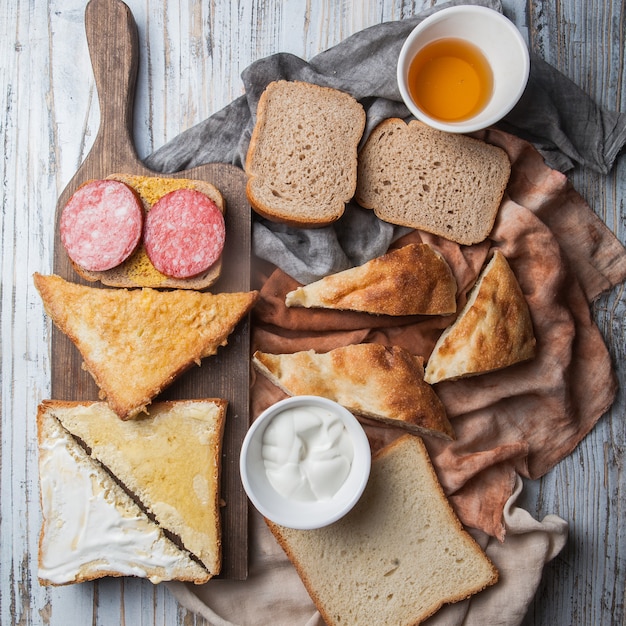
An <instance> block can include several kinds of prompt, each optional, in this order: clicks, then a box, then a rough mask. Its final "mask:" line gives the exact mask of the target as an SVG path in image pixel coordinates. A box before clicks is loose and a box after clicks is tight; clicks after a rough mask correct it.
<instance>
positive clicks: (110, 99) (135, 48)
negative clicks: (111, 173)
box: [85, 0, 140, 168]
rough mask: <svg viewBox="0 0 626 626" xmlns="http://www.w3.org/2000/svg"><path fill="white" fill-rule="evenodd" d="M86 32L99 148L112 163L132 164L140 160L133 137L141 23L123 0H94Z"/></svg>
mask: <svg viewBox="0 0 626 626" xmlns="http://www.w3.org/2000/svg"><path fill="white" fill-rule="evenodd" d="M85 32H86V36H87V44H88V46H89V54H90V57H91V64H92V67H93V72H94V78H95V82H96V89H97V92H98V101H99V103H100V127H99V130H98V135H97V137H96V139H95V142H94V143H95V144H96V145H95V150H94V151H96V152H98V153H99V154H105V155H107V158H108V159H110V160H111V161H112V163H111V166H112V167H115V166H118V164H119V167H125V168H132V167H133V166H134V165H135V162H136V163H137V164H138V165H139V164H140V161H139V159H138V157H137V153H136V151H135V147H134V141H133V106H134V100H135V82H136V79H137V68H138V65H139V43H138V35H137V25H136V23H135V20H134V18H133V15H132V13H131V11H130V9H129V8H128V6H126V4H124V3H123V2H121V1H120V0H90V2H89V3H88V4H87V6H86V8H85Z"/></svg>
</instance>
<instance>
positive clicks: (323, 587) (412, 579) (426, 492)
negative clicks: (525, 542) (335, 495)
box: [265, 434, 499, 626]
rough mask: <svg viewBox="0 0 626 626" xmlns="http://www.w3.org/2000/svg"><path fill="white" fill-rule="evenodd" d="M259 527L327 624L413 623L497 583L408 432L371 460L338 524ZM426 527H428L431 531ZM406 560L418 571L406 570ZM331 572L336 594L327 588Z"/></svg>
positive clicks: (417, 441)
mask: <svg viewBox="0 0 626 626" xmlns="http://www.w3.org/2000/svg"><path fill="white" fill-rule="evenodd" d="M413 490H415V492H416V493H415V494H413V493H412V491H413ZM431 515H436V517H435V518H433V519H431ZM265 521H266V523H267V525H268V527H269V528H270V530H271V532H272V534H273V535H274V537H275V538H276V540H277V541H278V543H279V545H280V546H281V547H282V549H283V550H284V551H285V553H286V555H287V556H288V558H289V560H290V561H291V563H292V564H293V566H294V567H295V569H296V571H297V572H298V575H299V576H300V578H301V579H302V582H303V583H304V586H305V587H306V589H307V591H308V593H309V595H310V596H311V599H312V600H313V602H314V603H315V605H316V607H317V609H318V610H319V612H320V614H321V615H322V617H323V619H324V622H325V623H326V624H328V625H329V626H340V625H341V624H347V623H359V624H361V623H362V624H366V623H367V624H392V623H393V624H403V625H404V626H411V625H416V624H421V623H422V622H423V621H424V620H426V619H427V618H428V617H430V616H432V615H434V614H435V613H436V612H437V611H438V610H439V609H440V608H441V607H442V606H443V605H444V604H449V603H454V602H459V601H461V600H465V599H466V598H468V597H470V596H472V595H474V594H476V593H479V592H480V591H482V590H483V589H485V588H487V587H489V586H491V585H494V584H495V583H496V582H497V581H498V577H499V574H498V571H497V569H496V568H495V566H494V565H493V563H492V562H491V561H490V560H489V558H488V557H487V556H486V555H485V554H484V553H483V551H482V550H481V549H480V547H479V546H478V544H477V543H476V542H475V541H474V539H473V538H472V537H471V535H469V533H468V532H467V531H466V530H465V529H464V528H463V526H462V524H461V523H460V521H459V519H458V518H457V516H456V515H455V513H454V511H453V510H452V508H451V506H450V504H449V502H448V500H447V498H446V496H445V494H444V492H443V489H442V487H441V484H440V483H439V480H438V479H437V476H436V474H435V471H434V468H433V467H432V464H431V462H430V458H429V457H428V453H427V451H426V448H425V446H424V443H423V441H422V440H421V439H420V438H419V437H415V436H413V435H408V434H407V435H403V436H402V437H399V438H397V439H396V440H394V441H393V442H392V443H390V444H388V445H387V446H386V447H384V448H383V449H381V450H379V452H378V453H377V454H375V456H374V459H373V461H372V471H371V475H370V482H369V483H368V486H367V487H366V490H365V492H364V494H363V496H362V498H361V500H360V501H359V502H358V503H357V505H356V506H355V507H354V509H352V511H350V512H349V513H348V514H347V515H346V517H344V518H342V519H341V520H339V521H338V522H335V523H334V524H331V525H330V526H327V527H325V528H321V529H317V530H314V531H301V530H294V529H289V528H285V527H283V526H279V525H278V524H276V523H274V522H272V521H271V520H268V519H266V520H265ZM425 524H428V526H429V527H430V528H432V525H433V524H437V527H436V529H434V530H432V532H431V531H430V528H429V529H428V530H425V529H424V528H423V526H424V525H425ZM422 533H423V534H424V535H425V536H423V537H422V536H421V535H422ZM449 557H452V558H451V559H449ZM413 560H419V561H420V565H419V566H417V567H412V566H411V562H412V561H413ZM444 560H445V564H444ZM344 563H345V564H344ZM330 569H332V571H333V572H334V575H335V577H337V579H338V580H340V581H341V585H340V587H339V588H338V586H337V583H336V581H335V580H334V579H332V582H329V580H331V579H329V578H328V575H327V571H328V570H330ZM448 579H449V580H453V581H455V583H456V582H457V580H458V581H459V584H458V585H456V584H450V582H449V580H448ZM461 581H462V582H461ZM454 587H458V588H457V589H456V590H455V589H454ZM424 590H428V591H424ZM388 594H391V596H393V598H394V601H391V599H390V595H388ZM424 595H425V597H424ZM396 597H399V598H400V599H399V601H398V602H396V601H395V599H396Z"/></svg>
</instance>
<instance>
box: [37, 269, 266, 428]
mask: <svg viewBox="0 0 626 626" xmlns="http://www.w3.org/2000/svg"><path fill="white" fill-rule="evenodd" d="M34 280H35V286H36V287H37V289H38V290H39V293H40V294H41V297H42V299H43V303H44V306H45V309H46V311H47V312H48V314H49V315H50V317H51V318H52V320H53V321H54V322H55V324H56V325H57V326H58V327H59V329H60V330H61V331H62V332H64V333H65V334H66V335H67V336H68V337H69V338H70V339H71V340H72V341H73V342H74V344H75V345H76V347H77V348H78V350H79V351H80V353H81V355H82V357H83V360H84V365H85V368H86V369H87V370H88V371H89V372H90V373H91V375H92V376H93V378H94V380H95V381H96V383H97V385H98V387H100V389H101V391H102V395H103V397H105V398H106V400H107V402H108V403H109V405H110V406H111V408H112V409H113V410H114V411H115V412H116V413H117V414H118V415H119V416H120V417H121V418H122V419H127V418H130V417H134V416H135V415H137V414H138V413H140V412H141V411H143V410H145V407H146V406H147V405H148V404H149V403H150V402H151V401H152V399H153V398H154V397H155V396H156V395H157V394H158V393H160V392H161V391H162V390H163V389H164V388H165V387H167V386H168V385H169V384H170V383H171V382H172V381H173V380H174V379H175V378H177V377H178V376H179V375H180V374H182V373H183V372H184V371H186V370H187V369H189V368H190V367H191V366H192V365H193V364H194V363H195V364H197V365H199V364H200V360H201V359H203V358H204V357H207V356H211V355H213V354H215V353H216V352H217V349H218V348H219V347H220V346H224V345H226V343H227V339H228V336H229V335H230V334H231V333H232V332H233V330H234V328H235V326H236V325H237V323H238V322H239V321H240V320H241V319H242V318H243V317H244V316H245V315H246V314H247V313H248V312H249V311H250V309H251V308H252V307H253V305H254V303H255V302H256V300H257V298H258V292H256V291H250V292H242V293H218V294H211V293H201V292H197V291H190V290H175V291H158V290H155V289H147V288H146V289H134V290H127V289H101V288H95V287H85V286H82V285H77V284H74V283H70V282H67V281H65V280H63V279H62V278H60V277H59V276H55V275H51V276H42V275H41V274H35V276H34Z"/></svg>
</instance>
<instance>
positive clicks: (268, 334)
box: [169, 130, 626, 626]
mask: <svg viewBox="0 0 626 626" xmlns="http://www.w3.org/2000/svg"><path fill="white" fill-rule="evenodd" d="M477 136H478V137H480V138H483V139H485V140H486V141H488V142H490V143H493V144H496V145H499V146H501V147H502V148H504V149H505V150H506V151H507V153H508V155H509V157H510V159H511V162H512V175H511V180H510V183H509V185H508V188H507V192H506V195H505V198H504V200H503V203H502V206H501V209H500V211H499V214H498V217H497V220H496V223H495V226H494V229H493V231H492V233H491V236H490V238H489V239H488V240H487V241H485V242H483V243H482V244H477V245H475V246H470V247H462V246H458V245H457V244H454V243H451V242H449V241H446V240H443V239H441V238H438V237H434V236H432V235H429V234H427V233H423V232H418V231H413V232H411V233H409V234H407V235H405V236H404V237H403V238H402V239H400V240H398V241H396V242H395V243H394V244H393V246H394V247H397V246H400V245H403V244H404V243H407V242H408V241H414V240H421V241H426V242H428V243H430V244H432V245H433V246H434V247H435V248H437V249H438V250H439V251H440V252H441V253H442V254H443V255H444V256H445V257H446V259H447V260H448V262H449V264H450V266H451V267H452V270H453V272H454V274H455V276H456V279H457V282H458V285H459V294H458V300H459V308H460V307H462V305H463V303H464V302H465V299H466V295H467V293H468V291H469V289H470V288H471V286H472V284H473V283H474V281H475V279H476V277H477V275H478V273H479V271H480V269H481V267H482V265H483V263H484V262H485V260H486V258H487V256H488V254H489V252H490V249H491V248H492V247H497V248H499V249H500V250H501V251H502V252H503V253H504V255H505V256H506V257H507V259H508V261H509V263H510V265H511V267H512V269H513V271H514V272H515V274H516V276H517V278H518V281H519V283H520V285H521V287H522V290H523V292H524V294H525V296H526V298H527V300H528V304H529V308H530V312H531V316H532V320H533V325H534V329H535V334H536V338H537V356H536V358H535V359H534V360H532V361H530V362H527V363H523V364H518V365H515V366H513V367H510V368H508V369H506V370H502V371H500V372H494V373H491V374H485V375H482V376H477V377H473V378H468V379H464V380H459V381H450V382H443V383H440V384H438V385H437V386H436V391H437V393H438V395H439V396H440V398H441V400H442V401H443V403H444V405H445V407H446V409H447V411H448V414H449V417H450V419H451V421H452V424H453V426H454V429H455V432H456V435H457V440H456V441H454V442H443V441H441V440H437V439H434V438H428V437H426V438H425V443H426V445H427V447H428V450H429V452H430V455H431V458H432V461H433V464H434V466H435V469H436V471H437V474H438V476H439V479H440V480H441V483H442V485H443V487H444V490H445V492H446V494H447V495H448V497H449V499H450V501H451V503H452V505H453V507H454V509H455V510H456V512H457V514H458V515H459V517H460V519H461V520H462V521H463V523H464V524H465V525H466V526H467V527H468V529H469V530H470V532H472V534H473V535H474V536H475V538H476V539H477V541H478V542H479V543H480V544H481V545H482V546H483V547H484V549H485V550H486V552H487V554H488V555H489V556H490V557H491V558H492V560H493V562H494V564H495V565H496V567H497V568H498V569H499V571H500V581H499V582H498V583H497V585H495V586H494V587H492V588H491V589H488V590H487V591H484V592H482V593H480V594H478V595H476V596H474V597H473V598H472V599H470V600H467V601H464V602H461V603H458V604H455V605H450V606H447V607H444V608H443V609H442V610H441V611H439V612H438V613H437V614H436V615H435V616H433V617H432V618H431V619H430V620H428V624H432V625H437V626H439V625H446V626H448V625H457V624H466V625H470V624H477V625H478V624H480V625H481V626H483V625H484V624H490V625H491V624H507V625H512V624H518V623H520V622H521V620H522V619H523V617H524V615H525V613H526V610H527V608H528V604H529V602H530V601H531V600H532V598H533V596H534V594H535V591H536V589H537V586H538V584H539V581H540V579H541V573H542V569H543V566H544V564H545V563H547V562H548V561H549V560H551V559H552V558H553V557H554V556H555V555H556V554H558V552H559V551H560V550H561V549H562V547H563V546H564V544H565V541H566V537H567V523H566V521H564V520H562V519H560V518H558V517H556V516H554V515H549V516H547V517H546V518H544V519H543V520H541V521H537V520H534V519H533V518H532V517H531V516H530V515H529V514H528V513H527V512H526V511H524V510H522V509H520V508H518V507H517V506H516V499H517V497H518V495H519V493H520V490H521V488H522V478H521V477H524V478H526V479H536V478H539V477H540V476H542V475H543V474H545V473H546V472H547V471H548V470H550V469H551V468H552V467H554V465H555V464H556V463H558V462H559V461H560V460H561V459H562V458H563V457H565V456H566V455H568V454H569V453H570V452H571V451H572V450H573V449H574V448H575V447H576V445H577V444H578V443H579V442H580V441H581V439H582V438H583V437H584V436H585V435H586V434H587V433H588V432H589V431H590V429H591V428H592V427H593V426H594V424H595V423H596V422H597V420H598V419H599V418H600V417H601V416H602V415H603V414H604V413H605V412H606V411H607V409H608V408H609V407H610V405H611V403H612V402H613V399H614V396H615V393H616V377H615V375H614V373H613V368H612V364H611V359H610V356H609V353H608V351H607V349H606V346H605V343H604V340H603V338H602V336H601V334H600V332H599V329H598V328H597V326H596V325H595V323H594V322H593V320H592V318H591V315H590V302H591V301H593V300H594V299H595V298H597V297H598V296H599V295H600V294H601V293H602V292H604V291H606V290H608V289H610V288H612V287H613V286H615V285H617V284H618V283H620V282H622V281H623V280H625V279H626V250H625V249H624V248H623V246H622V245H621V244H620V242H619V241H618V240H617V239H616V238H615V237H614V236H613V234H612V233H611V232H610V231H609V230H608V228H607V227H606V226H605V225H604V224H603V223H602V221H601V220H600V219H599V218H598V217H597V216H596V215H595V214H594V213H593V211H592V210H591V209H590V208H589V206H588V205H587V204H586V203H585V201H584V200H583V198H582V197H581V196H580V195H579V194H578V193H577V192H576V191H575V190H574V189H573V188H572V187H571V185H570V183H569V182H568V180H567V178H566V177H565V176H564V175H563V174H561V173H559V172H557V171H555V170H553V169H550V168H549V167H548V166H546V165H545V163H544V161H543V158H542V157H541V155H540V154H539V153H538V152H537V151H536V150H535V148H534V147H533V146H532V145H531V144H529V143H527V142H525V141H523V140H521V139H519V138H517V137H514V136H513V135H510V134H507V133H504V132H502V131H498V130H490V131H485V132H482V133H478V134H477ZM259 267H260V270H259V276H258V280H259V286H260V287H261V300H260V302H259V304H258V305H257V307H256V309H255V312H254V319H253V347H254V348H255V349H262V350H266V351H269V352H292V351H295V350H305V349H310V348H313V349H316V350H318V351H324V350H328V349H331V348H333V347H337V346H340V345H346V344H350V343H358V342H371V341H376V342H380V343H383V344H386V345H391V344H395V345H401V346H403V347H405V348H407V349H409V350H411V351H412V352H413V353H415V354H420V355H423V356H424V357H425V358H427V357H428V355H429V354H430V352H431V350H432V348H433V346H434V343H435V341H436V338H437V336H438V334H439V333H440V332H441V330H442V328H443V327H444V326H446V325H448V324H449V323H450V321H451V320H450V318H448V319H444V318H424V317H408V318H398V319H396V318H389V317H385V316H380V317H372V316H369V315H367V314H360V313H350V312H336V311H322V310H318V311H313V310H306V309H287V308H286V307H285V306H284V295H285V293H286V292H287V291H289V290H290V289H292V288H294V287H295V286H296V285H297V284H298V283H297V282H296V281H295V280H294V279H293V278H291V277H289V276H288V275H287V274H285V273H284V272H282V271H281V270H279V269H275V268H273V267H271V266H270V267H268V266H266V265H263V264H260V266H259ZM264 271H265V274H264ZM282 397H284V394H283V393H282V392H281V391H279V390H278V389H277V388H276V387H274V386H273V385H272V384H271V383H269V382H268V381H267V380H266V379H264V378H263V377H261V376H258V377H256V379H255V380H254V383H253V386H252V413H253V417H255V416H256V415H258V414H259V413H260V411H262V410H263V409H264V408H265V407H266V406H268V405H269V404H271V403H272V402H275V401H276V400H278V399H280V398H282ZM364 423H365V424H366V429H367V431H368V435H369V436H370V441H371V443H372V448H373V450H376V449H378V448H380V447H381V446H382V445H384V444H385V443H387V442H388V441H390V440H392V439H393V438H394V437H396V436H397V435H398V432H397V431H396V430H394V429H391V428H384V427H380V426H377V425H375V424H373V423H372V422H367V421H364ZM407 532H410V529H407ZM329 575H332V573H331V572H329ZM169 587H170V589H171V590H172V592H173V593H174V594H175V596H176V597H177V598H178V600H179V601H180V602H181V604H182V605H183V606H186V607H187V608H189V609H191V610H193V611H195V612H197V613H198V614H200V615H203V616H204V617H206V619H207V620H208V621H209V622H210V623H211V624H214V625H215V626H218V625H220V624H236V625H238V626H247V625H249V624H273V625H281V624H285V625H287V624H289V625H290V626H293V625H297V624H302V625H308V626H312V625H314V624H315V625H318V624H322V621H321V618H320V616H319V614H318V613H317V612H316V611H315V607H314V605H313V604H312V602H311V600H310V599H309V597H308V595H307V593H306V590H305V589H304V587H303V585H302V583H301V581H300V579H299V577H298V576H297V574H296V572H295V570H294V569H293V568H292V566H291V565H290V563H289V562H288V560H287V558H286V556H285V555H284V553H283V552H282V550H281V548H280V547H279V546H278V545H277V543H276V542H275V540H274V539H273V537H272V535H271V533H270V532H269V530H268V529H267V527H266V526H265V523H264V522H263V520H262V519H261V518H260V516H259V515H258V513H256V512H255V511H253V512H252V514H251V552H250V576H249V579H248V580H246V581H226V580H212V581H210V582H209V583H207V584H206V585H203V586H201V587H194V586H193V585H184V584H170V585H169Z"/></svg>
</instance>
